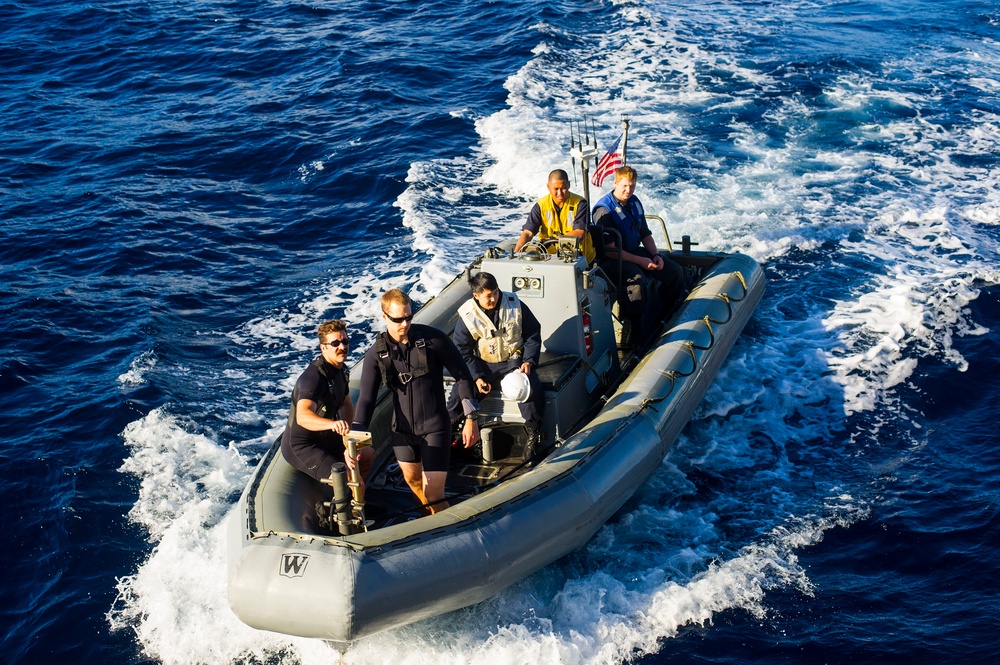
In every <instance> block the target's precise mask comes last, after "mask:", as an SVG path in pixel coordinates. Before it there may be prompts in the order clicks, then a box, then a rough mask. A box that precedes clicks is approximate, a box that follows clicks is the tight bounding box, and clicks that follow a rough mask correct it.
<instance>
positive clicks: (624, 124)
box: [622, 114, 629, 166]
mask: <svg viewBox="0 0 1000 665" xmlns="http://www.w3.org/2000/svg"><path fill="white" fill-rule="evenodd" d="M628 128H629V121H628V116H627V115H625V114H622V134H623V136H622V166H625V165H627V164H628Z"/></svg>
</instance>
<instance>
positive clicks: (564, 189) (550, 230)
mask: <svg viewBox="0 0 1000 665" xmlns="http://www.w3.org/2000/svg"><path fill="white" fill-rule="evenodd" d="M546 187H547V188H548V190H549V193H548V194H546V195H545V196H543V197H542V198H541V199H539V200H538V203H536V204H535V205H534V207H533V208H532V209H531V212H530V213H529V214H528V221H527V222H525V223H524V226H523V227H521V229H522V230H521V235H520V236H519V237H518V239H517V243H516V244H515V245H514V251H515V252H520V251H521V248H523V247H524V245H525V244H527V243H528V242H529V241H530V240H532V239H533V238H535V237H537V238H538V240H539V241H543V240H548V239H550V238H558V237H559V236H575V237H577V238H579V239H580V251H581V252H582V253H583V255H584V256H585V257H587V262H588V263H593V262H594V258H595V257H596V253H595V251H594V244H593V241H592V240H591V239H590V234H589V233H587V230H588V228H589V227H590V205H589V204H588V203H587V200H586V199H585V198H583V197H582V196H580V195H579V194H574V193H573V192H571V191H569V175H568V174H567V173H566V172H565V171H563V170H562V169H556V170H555V171H553V172H552V173H550V174H549V180H548V183H546ZM556 251H558V248H557V247H556V245H555V244H553V245H552V246H551V247H549V253H550V254H554V253H555V252H556Z"/></svg>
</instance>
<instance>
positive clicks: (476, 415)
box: [465, 411, 479, 420]
mask: <svg viewBox="0 0 1000 665" xmlns="http://www.w3.org/2000/svg"><path fill="white" fill-rule="evenodd" d="M478 418H479V412H478V411H473V412H472V413H467V414H465V419H466V420H478Z"/></svg>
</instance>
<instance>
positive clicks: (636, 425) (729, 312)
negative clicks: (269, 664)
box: [229, 255, 764, 642]
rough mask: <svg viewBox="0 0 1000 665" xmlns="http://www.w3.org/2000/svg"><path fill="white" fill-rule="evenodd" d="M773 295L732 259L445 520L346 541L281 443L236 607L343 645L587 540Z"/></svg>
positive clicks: (242, 528)
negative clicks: (535, 446)
mask: <svg viewBox="0 0 1000 665" xmlns="http://www.w3.org/2000/svg"><path fill="white" fill-rule="evenodd" d="M763 291H764V277H763V273H762V271H761V269H760V267H759V266H758V265H757V264H756V263H755V262H754V261H753V260H752V259H750V258H749V257H746V256H743V255H730V256H727V257H725V258H723V259H722V260H719V261H718V262H717V263H715V264H714V265H712V267H710V268H708V269H707V271H706V273H705V275H704V276H703V278H702V279H701V281H700V282H699V283H698V285H697V287H696V288H695V290H694V291H693V292H692V294H691V295H690V296H689V297H688V299H687V300H686V301H685V303H684V304H683V306H682V307H681V309H680V310H679V311H678V312H677V313H676V314H675V315H674V317H673V318H672V319H671V321H670V324H669V325H670V327H669V328H668V329H667V330H666V331H665V332H664V333H663V334H662V335H661V336H660V337H659V339H658V340H656V342H655V343H654V344H653V346H652V347H651V349H650V350H649V351H648V352H647V353H646V355H645V356H644V357H643V358H642V360H641V361H640V362H639V363H638V364H637V365H636V366H635V367H634V368H633V369H632V370H631V371H630V372H629V374H628V376H627V377H626V378H625V379H624V380H623V381H622V383H621V384H620V385H619V387H618V388H617V390H616V391H615V392H614V393H613V394H612V395H611V396H610V399H609V400H608V402H607V404H606V405H605V406H604V408H602V409H601V410H600V411H599V413H597V415H596V416H595V417H594V418H593V419H592V420H591V421H590V422H589V423H587V425H586V426H584V427H582V428H581V429H579V431H577V432H575V433H574V434H573V435H572V436H570V437H568V439H567V440H565V441H564V442H562V443H561V444H560V445H559V446H558V447H557V448H556V449H555V450H554V451H553V452H552V453H551V454H550V455H549V456H548V457H546V458H545V459H544V460H543V461H542V462H541V463H540V464H538V466H537V467H536V468H534V469H532V470H531V471H530V472H528V473H526V474H523V475H521V476H518V477H516V478H514V479H512V480H509V481H507V482H505V483H502V484H500V485H498V486H496V487H493V488H491V489H489V490H488V491H485V492H483V493H482V494H479V495H477V496H474V497H472V498H470V499H467V500H465V501H463V502H461V503H459V504H457V505H453V506H452V507H451V508H450V509H448V510H446V511H443V512H441V513H438V514H436V515H432V516H428V517H423V518H421V519H417V520H413V521H411V522H405V523H402V524H395V525H392V526H389V527H386V528H382V529H377V530H373V531H369V532H366V533H361V534H356V535H353V536H346V537H341V538H335V537H324V536H321V535H316V534H314V533H310V532H309V530H308V528H307V525H308V521H309V519H311V518H310V511H311V510H312V506H313V505H314V503H315V500H318V497H317V496H316V495H315V490H310V489H309V488H308V487H305V486H303V484H302V483H301V481H300V480H299V478H300V476H301V474H298V473H297V472H296V471H295V470H294V469H292V468H291V467H290V466H288V464H287V463H286V462H285V461H284V460H283V459H282V457H281V455H280V452H278V451H277V450H276V449H272V451H270V453H269V454H268V455H267V456H266V457H265V458H264V459H263V460H262V461H261V463H260V466H259V467H258V469H257V471H256V473H255V476H254V481H253V482H251V483H250V485H249V486H248V487H247V489H246V491H245V492H244V493H243V496H242V497H241V499H240V502H239V506H238V509H237V511H236V514H235V515H234V516H233V521H232V523H231V524H230V531H229V541H230V542H229V545H230V550H229V551H230V567H229V601H230V604H231V606H232V608H233V610H234V611H235V612H236V614H237V615H238V616H239V617H240V618H241V619H242V620H243V621H244V622H246V623H247V624H249V625H251V626H254V627H256V628H261V629H265V630H271V631H277V632H282V633H288V634H293V635H301V636H306V637H316V638H322V639H326V640H332V641H336V642H350V641H353V640H356V639H359V638H361V637H364V636H366V635H370V634H373V633H376V632H379V631H383V630H386V629H390V628H393V627H396V626H401V625H405V624H408V623H412V622H414V621H419V620H421V619H425V618H428V617H432V616H436V615H439V614H442V613H445V612H449V611H453V610H456V609H459V608H462V607H466V606H469V605H472V604H475V603H478V602H481V601H483V600H485V599H487V598H490V597H491V596H493V595H495V594H496V593H498V592H500V591H501V590H503V589H504V588H506V587H507V586H509V585H511V584H513V583H515V582H517V581H519V580H521V579H523V578H524V577H526V576H527V575H530V574H531V573H533V572H534V571H536V570H538V569H540V568H542V567H544V566H546V565H548V564H550V563H552V562H553V561H555V560H557V559H558V558H560V557H562V556H564V555H566V554H568V553H570V552H572V551H574V550H576V549H578V548H579V547H581V546H583V545H584V544H585V543H586V542H587V541H588V540H589V539H590V538H591V537H593V535H594V534H595V533H596V532H597V531H598V530H599V529H600V528H601V526H602V525H603V524H604V523H605V522H606V521H607V520H608V519H609V518H610V517H611V516H612V515H613V514H614V513H615V512H616V511H617V510H618V509H619V508H620V507H621V506H622V505H623V504H624V503H625V502H626V501H627V500H628V499H629V497H631V496H632V494H633V493H634V492H635V491H636V490H637V489H638V488H639V486H640V485H642V484H643V483H644V482H645V481H646V480H647V479H648V478H649V477H650V476H651V475H652V474H653V473H655V471H656V469H657V468H659V466H660V464H661V462H662V460H663V457H664V455H665V454H666V453H667V452H668V450H669V449H670V446H671V445H672V443H673V441H674V440H675V439H676V437H677V435H678V434H679V433H680V431H681V430H682V429H683V428H684V426H685V425H686V424H687V422H688V420H689V419H690V417H691V414H692V413H693V412H694V409H695V408H696V407H697V404H698V402H699V401H700V400H701V398H702V396H703V395H704V393H705V391H706V390H707V389H708V386H709V384H710V383H711V381H712V379H713V378H714V376H715V375H716V373H717V371H718V369H719V367H720V366H721V365H722V363H723V362H724V361H725V359H726V357H727V355H728V354H729V351H730V349H731V348H732V346H733V344H734V343H735V341H736V339H737V337H738V336H739V334H740V332H741V331H742V329H743V327H744V325H745V324H746V322H747V321H748V320H749V318H750V316H751V314H752V313H753V310H754V308H755V307H756V305H757V303H758V301H759V300H760V298H761V296H762V294H763Z"/></svg>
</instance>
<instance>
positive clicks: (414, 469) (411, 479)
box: [399, 462, 427, 505]
mask: <svg viewBox="0 0 1000 665" xmlns="http://www.w3.org/2000/svg"><path fill="white" fill-rule="evenodd" d="M399 470H400V471H402V472H403V480H405V481H406V484H407V485H408V486H409V487H410V491H411V492H413V494H414V496H416V497H417V501H418V502H420V505H423V504H425V503H427V497H426V496H425V495H424V465H423V464H421V463H420V462H399Z"/></svg>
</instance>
